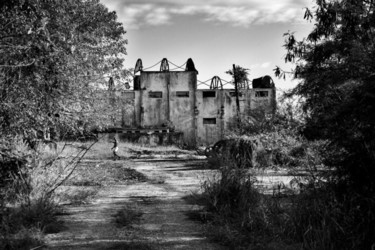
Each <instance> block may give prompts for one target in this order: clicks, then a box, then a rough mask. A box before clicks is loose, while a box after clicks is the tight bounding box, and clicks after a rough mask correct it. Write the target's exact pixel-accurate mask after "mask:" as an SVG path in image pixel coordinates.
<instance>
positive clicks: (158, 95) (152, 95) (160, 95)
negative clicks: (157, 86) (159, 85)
mask: <svg viewBox="0 0 375 250" xmlns="http://www.w3.org/2000/svg"><path fill="white" fill-rule="evenodd" d="M148 97H150V98H163V92H161V91H155V92H148Z"/></svg>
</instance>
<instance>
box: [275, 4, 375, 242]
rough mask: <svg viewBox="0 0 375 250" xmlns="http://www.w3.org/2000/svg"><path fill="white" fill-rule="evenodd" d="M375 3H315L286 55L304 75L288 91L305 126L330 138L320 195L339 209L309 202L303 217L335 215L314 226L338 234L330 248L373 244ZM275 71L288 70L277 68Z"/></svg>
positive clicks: (309, 132) (297, 73)
mask: <svg viewBox="0 0 375 250" xmlns="http://www.w3.org/2000/svg"><path fill="white" fill-rule="evenodd" d="M374 10H375V2H374V1H368V0H341V1H337V0H317V1H316V8H315V9H314V10H313V11H311V10H309V9H307V10H306V13H305V18H306V19H308V20H312V21H314V22H315V26H314V29H313V30H312V31H311V33H310V34H309V35H308V37H307V38H306V39H304V40H302V41H297V39H296V38H295V36H294V34H293V33H286V34H285V36H286V42H285V48H286V50H287V54H286V57H285V61H289V62H295V63H296V67H295V69H294V76H295V78H297V79H299V80H300V83H299V84H298V85H297V87H295V88H294V89H293V90H292V91H291V92H290V93H289V95H291V96H300V97H302V98H303V100H304V102H303V110H304V112H305V114H306V125H305V128H304V131H303V133H304V135H305V136H307V137H308V138H309V139H326V140H328V141H329V145H328V146H327V147H325V148H324V154H323V156H324V159H325V163H326V165H327V166H329V167H332V170H333V171H332V172H331V174H330V175H329V177H328V180H329V182H327V185H326V186H325V190H323V191H322V193H321V195H320V198H318V196H315V197H314V202H315V201H316V202H317V203H324V204H325V206H326V207H325V210H324V211H335V212H333V213H331V212H330V215H329V216H323V214H322V212H323V211H322V210H321V209H320V208H319V206H316V207H314V206H309V205H307V204H306V205H307V208H306V211H309V212H308V214H305V215H304V216H305V217H304V219H308V218H311V216H313V217H315V218H321V217H322V218H327V219H328V218H332V219H334V222H332V223H330V224H329V225H328V224H325V225H323V224H322V223H317V224H316V225H313V226H312V228H317V229H318V228H323V229H322V230H326V231H327V233H329V234H330V236H331V237H332V238H331V239H327V241H326V242H327V243H328V242H330V243H329V244H328V245H327V246H325V248H329V247H331V248H335V249H338V248H340V249H344V248H345V249H347V248H348V249H369V248H371V247H373V246H374V241H373V239H374V237H375V231H374V228H373V226H372V225H373V223H374V222H375V215H374V209H375V196H374V193H375V13H374ZM275 72H276V75H279V76H283V75H284V74H285V72H283V71H282V70H281V69H280V68H278V67H277V68H276V69H275ZM323 194H325V195H323ZM328 194H329V195H328ZM308 199H310V200H311V197H308ZM306 201H307V200H306ZM318 208H319V209H318ZM364 218H366V219H364ZM324 227H326V229H324ZM306 228H307V227H306Z"/></svg>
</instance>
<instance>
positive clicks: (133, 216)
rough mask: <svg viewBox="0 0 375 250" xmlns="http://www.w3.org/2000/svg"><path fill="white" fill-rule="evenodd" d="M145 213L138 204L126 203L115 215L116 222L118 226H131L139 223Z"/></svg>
mask: <svg viewBox="0 0 375 250" xmlns="http://www.w3.org/2000/svg"><path fill="white" fill-rule="evenodd" d="M142 215H143V212H142V211H140V209H139V207H138V206H137V205H126V206H125V207H124V208H123V209H121V210H119V211H118V212H117V213H116V214H115V215H113V217H114V222H115V223H116V225H117V226H118V227H129V226H131V225H132V224H134V223H138V222H139V221H140V219H141V217H142Z"/></svg>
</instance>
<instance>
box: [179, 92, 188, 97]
mask: <svg viewBox="0 0 375 250" xmlns="http://www.w3.org/2000/svg"><path fill="white" fill-rule="evenodd" d="M176 96H177V97H189V91H176Z"/></svg>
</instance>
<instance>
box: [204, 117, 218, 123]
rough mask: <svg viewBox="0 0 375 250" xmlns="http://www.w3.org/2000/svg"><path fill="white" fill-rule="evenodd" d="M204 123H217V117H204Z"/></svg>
mask: <svg viewBox="0 0 375 250" xmlns="http://www.w3.org/2000/svg"><path fill="white" fill-rule="evenodd" d="M203 124H216V118H203Z"/></svg>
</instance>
